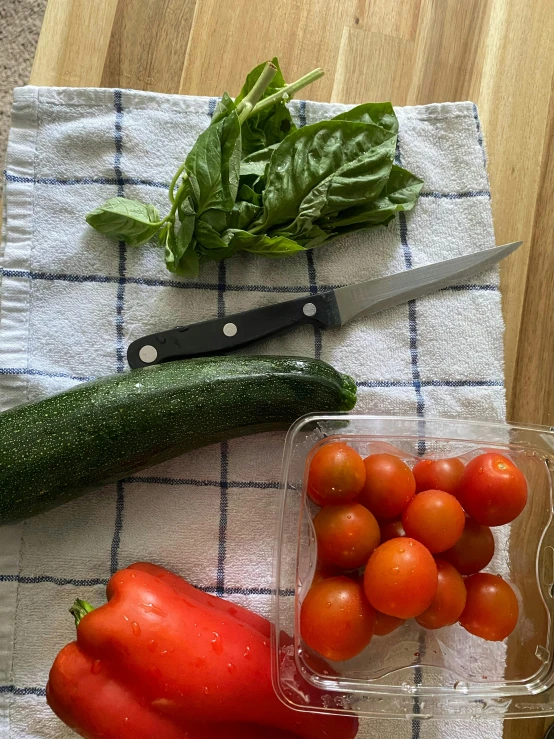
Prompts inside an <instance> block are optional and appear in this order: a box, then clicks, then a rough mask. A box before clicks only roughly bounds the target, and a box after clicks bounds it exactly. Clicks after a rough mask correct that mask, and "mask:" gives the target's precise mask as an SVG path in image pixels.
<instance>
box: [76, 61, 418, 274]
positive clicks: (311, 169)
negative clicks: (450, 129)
mask: <svg viewBox="0 0 554 739" xmlns="http://www.w3.org/2000/svg"><path fill="white" fill-rule="evenodd" d="M322 74H323V72H322V71H321V70H314V71H313V72H310V73H309V74H308V75H305V76H304V77H302V78H301V79H300V80H298V81H297V82H294V83H292V84H290V85H287V84H286V83H285V81H284V79H283V75H282V73H281V70H280V68H279V63H278V61H277V59H273V61H272V62H268V63H267V64H260V65H259V66H258V67H256V68H255V69H253V70H252V72H250V74H249V75H248V77H247V78H246V82H245V84H244V86H243V88H242V90H241V92H240V94H239V96H238V97H237V98H236V99H235V100H234V101H233V100H232V99H231V98H230V97H229V95H228V94H227V93H224V94H223V97H222V99H221V101H220V103H219V105H218V106H217V108H216V110H215V112H214V115H213V117H212V121H211V123H210V125H209V127H208V128H207V129H206V130H205V131H204V132H203V133H201V134H200V136H199V137H198V139H197V141H196V143H195V144H194V146H193V147H192V149H191V151H190V152H189V154H188V156H187V158H186V160H185V161H184V162H183V164H182V165H181V167H180V168H179V169H178V170H177V172H176V174H175V176H174V178H173V180H172V182H171V184H170V187H169V200H170V203H171V209H170V211H169V213H168V215H166V216H165V217H164V218H161V217H160V214H159V212H158V210H157V209H156V208H155V207H154V206H153V205H149V204H144V203H140V202H138V201H136V200H129V199H127V198H119V197H118V198H110V200H108V201H106V202H105V203H104V205H103V206H101V207H100V208H97V209H96V210H93V211H92V212H91V213H89V214H88V215H87V216H86V220H87V222H88V223H89V224H90V225H91V226H93V227H94V228H95V229H97V230H98V231H100V232H101V233H104V234H106V235H107V236H109V237H110V238H112V239H114V240H116V241H124V242H125V243H126V244H128V245H129V246H140V245H141V244H144V243H146V242H147V241H149V240H150V239H151V238H152V237H153V236H154V235H155V234H156V233H157V234H158V239H159V242H160V244H161V245H162V246H163V247H164V248H165V261H166V265H167V268H168V269H169V270H170V272H175V273H177V274H180V275H183V276H185V277H196V276H197V275H198V269H199V265H200V264H201V263H202V262H205V261H210V260H214V261H219V260H220V259H227V258H229V257H232V256H234V255H235V254H236V253H237V252H238V251H247V252H252V253H254V254H259V255H261V256H264V257H284V256H288V255H289V254H294V253H296V252H299V251H303V250H304V249H312V248H314V247H316V246H320V245H321V244H323V243H324V242H326V241H329V240H331V239H334V238H336V237H338V236H342V235H343V234H347V233H351V232H353V231H360V230H364V229H368V228H372V227H373V226H376V225H377V224H383V225H386V224H387V223H388V222H389V221H390V220H391V219H392V218H394V215H395V213H396V212H397V211H406V210H410V209H411V208H413V207H414V205H415V202H416V200H417V198H418V195H419V192H420V190H421V188H422V185H423V183H422V181H421V180H420V179H418V178H417V177H415V176H414V175H413V174H411V173H410V172H408V171H407V170H405V169H403V168H402V167H398V166H396V165H395V164H394V163H393V162H394V154H395V149H396V138H397V134H398V121H397V119H396V116H395V114H394V110H393V108H392V105H391V104H390V103H365V104H363V105H358V106H357V107H355V108H353V109H352V110H349V111H347V112H346V113H341V114H340V115H338V116H336V117H335V118H332V119H331V120H327V121H320V122H318V123H314V124H311V125H308V126H304V127H303V128H296V126H295V125H294V123H293V121H292V118H291V116H290V112H289V110H288V108H287V106H286V101H287V100H289V99H290V97H291V96H292V95H293V94H294V93H295V92H297V91H298V90H299V89H301V88H302V87H304V86H306V85H307V84H310V83H311V82H313V81H315V80H316V79H318V78H319V77H321V76H322ZM176 188H177V189H176Z"/></svg>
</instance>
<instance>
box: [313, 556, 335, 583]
mask: <svg viewBox="0 0 554 739" xmlns="http://www.w3.org/2000/svg"><path fill="white" fill-rule="evenodd" d="M337 575H340V570H339V568H338V567H333V565H327V564H323V563H322V562H317V564H316V566H315V572H314V576H313V579H312V587H313V586H314V585H318V584H319V583H320V582H323V581H324V580H327V578H329V577H336V576H337Z"/></svg>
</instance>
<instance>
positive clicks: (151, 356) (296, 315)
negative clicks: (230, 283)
mask: <svg viewBox="0 0 554 739" xmlns="http://www.w3.org/2000/svg"><path fill="white" fill-rule="evenodd" d="M305 323H308V324H312V325H314V326H319V327H320V328H329V327H330V326H338V325H339V324H340V317H339V314H338V309H337V304H336V300H335V297H334V294H333V292H332V291H329V292H326V293H320V294H317V295H309V296H305V297H302V298H297V299H296V300H287V301H285V302H281V303H274V304H273V305H266V306H263V307H262V308H255V309H253V310H249V311H244V312H243V313H235V314H233V315H229V316H225V317H224V318H215V319H213V320H211V321H202V322H201V323H192V324H190V325H189V326H178V327H177V328H174V329H170V330H169V331H162V332H161V333H156V334H150V335H149V336H143V337H142V338H141V339H137V340H136V341H133V342H132V343H131V344H130V345H129V348H128V350H127V360H128V362H129V365H130V367H132V368H137V367H148V366H151V365H153V364H160V363H161V362H168V361H171V360H174V359H186V358H187V357H200V356H207V355H210V354H219V353H224V352H228V351H231V350H233V349H238V348H239V347H241V346H246V345H248V344H251V343H253V342H254V341H259V340H260V339H264V338H266V337H268V336H274V335H275V334H279V333H283V332H285V331H290V330H291V329H293V328H296V327H297V326H300V325H301V324H305Z"/></svg>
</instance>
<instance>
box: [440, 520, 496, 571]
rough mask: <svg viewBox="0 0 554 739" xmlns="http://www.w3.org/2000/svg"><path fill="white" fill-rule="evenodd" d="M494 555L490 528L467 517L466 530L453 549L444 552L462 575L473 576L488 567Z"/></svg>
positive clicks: (444, 556) (442, 555)
mask: <svg viewBox="0 0 554 739" xmlns="http://www.w3.org/2000/svg"><path fill="white" fill-rule="evenodd" d="M493 554H494V537H493V535H492V531H491V530H490V529H489V527H488V526H483V525H482V524H480V523H477V521H474V520H473V518H469V516H468V517H466V520H465V524H464V530H463V531H462V535H461V536H460V538H459V539H458V541H457V542H456V543H455V544H454V546H453V547H451V548H450V549H447V550H446V551H445V552H442V554H441V559H445V560H446V561H447V562H450V564H451V565H454V567H455V568H456V569H457V570H458V572H459V573H460V574H461V575H473V574H474V573H475V572H479V570H482V569H483V568H484V567H486V566H487V565H488V563H489V562H490V561H491V559H492V557H493Z"/></svg>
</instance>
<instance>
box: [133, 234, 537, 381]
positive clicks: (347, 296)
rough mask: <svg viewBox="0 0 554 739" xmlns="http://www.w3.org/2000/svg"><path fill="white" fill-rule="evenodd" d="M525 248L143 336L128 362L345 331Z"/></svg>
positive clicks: (512, 247)
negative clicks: (302, 332)
mask: <svg viewBox="0 0 554 739" xmlns="http://www.w3.org/2000/svg"><path fill="white" fill-rule="evenodd" d="M522 243H523V242H522V241H514V242H513V243H511V244H504V246H496V247H493V248H492V249H485V250H483V251H479V252H473V253H472V254H466V255H464V256H462V257H456V258H454V259H447V260H445V261H443V262H435V263H434V264H427V265H425V266H424V267H417V268H415V269H410V270H406V271H404V272H397V273H395V274H392V275H388V276H387V277H378V278H375V279H373V280H365V281H364V282H357V283H354V284H352V285H346V286H345V287H338V288H335V289H334V290H326V291H324V292H321V293H317V294H315V295H307V296H304V297H301V298H296V299H294V300H285V301H282V302H279V303H274V304H273V305H266V306H263V307H262V308H253V309H252V310H248V311H243V312H242V313H235V314H233V315H229V316H225V317H224V318H215V319H212V320H208V321H201V322H200V323H193V324H190V325H188V326H177V327H176V328H173V329H169V330H168V331H161V332H159V333H156V334H150V335H148V336H143V337H142V338H140V339H136V340H135V341H133V342H132V343H131V344H130V345H129V348H128V350H127V361H128V362H129V365H130V366H131V367H132V368H137V367H148V366H150V365H153V364H160V363H161V362H167V361H171V360H174V359H185V358H187V357H200V356H208V355H210V354H220V353H224V352H228V351H232V350H233V349H238V348H239V347H242V346H246V345H248V344H251V343H253V342H255V341H259V340H260V339H264V338H267V337H269V336H275V335H277V334H280V333H284V332H285V331H290V330H292V329H294V328H296V327H297V326H301V325H304V324H312V325H313V326H317V327H318V328H321V329H326V328H331V327H333V326H343V325H344V324H345V323H347V322H348V321H352V320H354V319H356V318H361V317H362V316H367V315H371V314H372V313H379V312H380V311H383V310H387V309H388V308H393V307H394V306H396V305H400V304H402V303H406V302H408V301H410V300H414V299H415V298H420V297H422V296H423V295H428V294H429V293H432V292H436V291H437V290H442V289H443V288H445V287H448V286H449V285H452V284H453V283H455V282H457V281H459V280H463V279H465V278H467V277H470V276H471V275H472V274H475V273H476V272H482V271H484V270H485V269H487V268H489V267H492V266H493V265H495V264H496V263H497V262H499V261H500V260H502V259H504V258H505V257H507V256H508V255H509V254H511V253H512V252H513V251H515V250H516V249H517V248H518V247H519V246H521V244H522Z"/></svg>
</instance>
